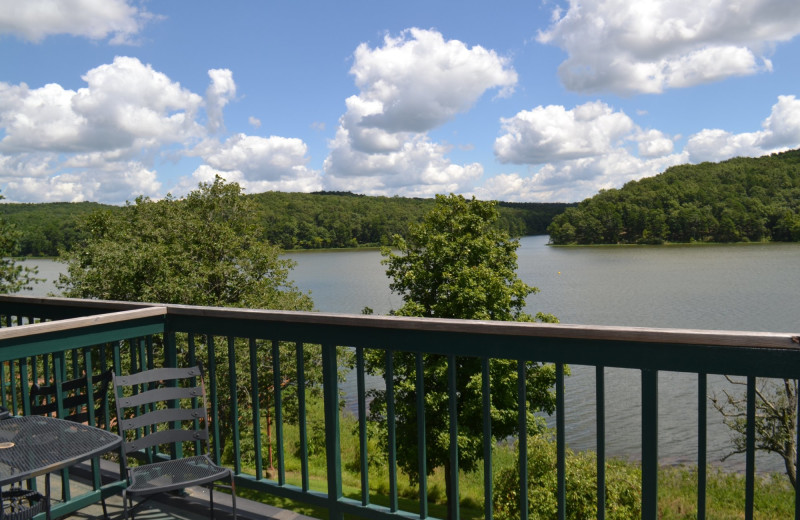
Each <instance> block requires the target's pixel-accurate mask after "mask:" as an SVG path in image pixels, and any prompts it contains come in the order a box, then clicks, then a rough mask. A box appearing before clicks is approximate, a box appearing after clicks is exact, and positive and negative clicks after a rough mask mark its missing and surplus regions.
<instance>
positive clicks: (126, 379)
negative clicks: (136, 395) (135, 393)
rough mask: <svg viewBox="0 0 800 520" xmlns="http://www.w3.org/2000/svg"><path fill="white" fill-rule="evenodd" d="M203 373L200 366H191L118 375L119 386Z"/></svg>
mask: <svg viewBox="0 0 800 520" xmlns="http://www.w3.org/2000/svg"><path fill="white" fill-rule="evenodd" d="M200 374H201V372H200V369H199V368H198V367H189V368H154V369H152V370H146V371H144V372H137V373H135V374H128V375H123V376H117V377H116V385H117V386H133V385H142V384H146V383H155V382H157V381H164V380H167V379H186V378H189V377H197V376H199V375H200Z"/></svg>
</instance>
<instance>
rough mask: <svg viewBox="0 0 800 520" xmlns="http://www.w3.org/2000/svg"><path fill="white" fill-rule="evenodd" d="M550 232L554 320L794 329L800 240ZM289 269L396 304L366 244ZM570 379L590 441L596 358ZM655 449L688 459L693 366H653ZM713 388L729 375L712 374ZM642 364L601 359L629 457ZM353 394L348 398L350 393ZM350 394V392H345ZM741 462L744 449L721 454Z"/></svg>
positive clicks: (548, 282)
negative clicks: (698, 242)
mask: <svg viewBox="0 0 800 520" xmlns="http://www.w3.org/2000/svg"><path fill="white" fill-rule="evenodd" d="M546 244H547V237H545V236H537V237H525V238H523V239H522V240H521V241H520V248H519V250H518V255H519V271H518V273H519V276H520V277H521V278H522V279H523V280H524V281H525V282H527V283H528V284H531V285H535V286H537V287H539V289H541V292H540V293H539V294H537V295H533V296H531V297H529V298H528V309H527V310H528V311H529V312H531V313H535V312H537V311H543V312H550V313H553V314H555V315H556V316H558V317H559V319H560V320H561V322H562V323H577V324H587V325H629V326H649V327H677V328H699V329H720V330H752V331H773V332H794V333H797V332H799V331H800V305H798V303H797V302H798V294H800V244H752V245H749V244H748V245H714V246H668V247H636V246H630V247H579V248H557V247H548V246H547V245H546ZM287 256H289V257H290V258H292V259H293V260H295V261H296V262H297V266H296V268H295V269H294V270H293V271H292V278H293V279H294V280H295V282H296V284H297V286H298V287H299V288H300V289H302V290H304V291H311V295H312V297H313V299H314V302H315V305H316V308H317V309H318V310H320V311H325V312H342V313H360V312H361V309H363V308H364V307H365V306H368V307H370V308H372V309H373V310H374V311H375V313H376V314H386V313H388V311H389V310H391V309H393V308H397V307H399V306H400V305H401V303H402V302H401V299H400V298H399V296H397V295H395V294H392V293H391V292H390V290H389V280H388V279H387V278H386V275H385V267H384V266H382V265H381V263H380V262H381V258H382V257H381V255H380V253H379V252H378V251H374V250H365V251H362V250H347V251H324V252H314V251H311V252H296V253H294V252H293V253H291V254H289V255H287ZM28 262H31V263H33V264H36V265H38V266H39V270H40V271H39V272H40V274H39V276H41V277H44V278H48V283H46V284H42V285H39V286H37V288H36V289H35V291H34V292H33V293H31V292H29V293H28V294H39V295H45V294H47V293H48V292H51V291H54V290H55V286H54V284H53V283H52V280H54V279H55V278H56V277H57V275H58V273H59V272H60V271H61V269H62V265H61V264H59V263H57V262H52V261H47V260H33V261H28ZM571 369H572V375H571V376H570V377H568V378H567V382H566V422H567V428H568V429H567V442H568V443H569V445H570V447H572V448H573V449H576V450H581V449H594V448H595V424H594V422H595V421H594V413H595V411H594V410H595V408H594V406H595V402H594V401H595V398H594V380H595V373H594V368H593V367H581V366H572V367H571ZM659 381H660V385H659V422H660V431H659V455H660V457H661V459H662V461H663V462H664V463H689V464H691V463H693V462H695V461H696V453H697V450H696V445H697V433H696V429H697V389H696V388H697V383H696V376H692V375H687V374H677V373H661V374H660V376H659ZM709 385H710V387H711V390H710V391H719V390H720V389H722V388H723V387H725V383H724V381H723V380H722V378H720V377H712V376H709ZM640 388H641V376H640V374H639V372H637V371H633V370H623V369H606V413H607V417H606V428H607V431H606V440H607V443H606V450H607V453H608V454H609V455H611V456H619V457H629V458H637V457H638V456H639V455H640V443H641V423H640V418H641V400H640V398H641V394H640ZM350 403H352V399H350ZM351 405H352V404H351ZM707 413H708V418H709V433H708V435H709V446H708V450H709V455H708V456H709V461H711V462H715V463H716V461H719V459H721V458H722V457H723V456H724V455H725V454H726V453H727V452H728V451H729V450H730V442H729V437H730V433H729V430H728V429H727V427H725V425H724V424H722V421H721V419H720V417H719V414H718V413H717V412H716V411H715V410H714V409H713V408H712V407H711V405H710V403H709V405H708V412H707ZM757 464H758V467H759V470H762V471H764V470H768V471H783V465H782V462H781V461H780V460H779V459H778V457H777V456H772V455H761V454H759V456H758V457H757ZM721 465H723V466H724V467H726V468H729V469H737V470H738V469H741V468H743V466H744V457H743V456H734V457H731V458H730V459H728V460H727V461H726V462H725V463H724V464H721Z"/></svg>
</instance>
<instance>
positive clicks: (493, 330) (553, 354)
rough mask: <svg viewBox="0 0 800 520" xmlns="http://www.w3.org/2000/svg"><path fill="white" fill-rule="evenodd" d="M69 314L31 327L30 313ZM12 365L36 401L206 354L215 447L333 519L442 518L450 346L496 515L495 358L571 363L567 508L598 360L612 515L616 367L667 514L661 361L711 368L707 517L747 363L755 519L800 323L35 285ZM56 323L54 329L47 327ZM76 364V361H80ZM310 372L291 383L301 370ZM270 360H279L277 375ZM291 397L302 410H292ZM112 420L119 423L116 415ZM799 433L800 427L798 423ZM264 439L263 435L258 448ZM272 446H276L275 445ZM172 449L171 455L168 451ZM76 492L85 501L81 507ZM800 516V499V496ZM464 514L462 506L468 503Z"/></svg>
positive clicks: (560, 446)
mask: <svg viewBox="0 0 800 520" xmlns="http://www.w3.org/2000/svg"><path fill="white" fill-rule="evenodd" d="M48 320H58V321H55V322H54V323H45V324H37V325H34V326H28V327H25V326H23V327H19V325H24V324H26V323H33V322H38V321H48ZM0 323H2V325H3V326H4V327H7V328H4V329H0V362H2V368H0V378H1V379H2V403H3V404H4V405H5V406H8V407H9V408H11V409H12V410H14V411H15V412H16V413H25V411H26V409H27V408H26V407H27V404H26V403H27V391H28V390H27V389H28V387H29V386H30V384H31V383H32V382H33V381H34V380H41V379H55V380H58V378H64V377H66V375H67V374H70V373H71V374H79V373H82V372H89V370H90V369H91V371H92V372H93V373H98V372H100V371H101V370H102V369H105V368H106V367H111V368H113V369H114V370H115V371H116V372H117V373H122V372H126V371H137V370H139V369H140V368H141V367H149V366H160V365H163V366H175V365H182V364H189V363H192V364H193V363H196V362H197V361H202V362H203V364H204V365H205V367H206V370H207V371H208V381H209V385H208V386H209V387H210V389H209V394H210V401H211V407H212V410H211V416H212V417H214V418H216V420H214V423H213V425H212V431H213V436H214V441H215V442H214V453H213V454H214V456H215V457H216V458H217V459H218V460H221V461H222V462H223V463H224V462H225V461H230V464H231V465H232V466H233V467H234V470H235V471H236V474H237V486H239V487H240V488H241V487H244V488H251V489H254V490H257V491H263V492H266V493H270V494H273V495H278V496H281V497H286V498H289V499H292V500H296V501H298V502H301V503H307V504H312V505H314V506H317V507H320V508H323V509H325V510H327V511H328V514H329V517H330V518H332V519H340V518H343V516H344V515H354V516H357V517H362V518H369V519H395V518H423V519H424V518H428V517H429V504H428V499H427V496H428V489H427V480H426V478H424V475H425V474H426V471H425V470H426V464H427V458H426V451H425V420H424V417H425V410H424V407H425V405H424V400H423V399H422V396H423V394H424V389H425V380H424V378H423V377H421V373H422V371H421V370H420V369H421V367H422V364H423V363H424V355H426V354H438V355H442V356H446V358H447V360H448V371H447V378H448V381H449V384H450V388H451V391H450V396H449V407H448V414H449V419H450V420H449V424H450V432H449V438H450V439H451V440H452V439H455V438H457V435H458V420H457V410H458V396H457V395H456V393H455V392H454V391H453V389H454V388H455V380H456V376H457V373H456V360H457V358H462V357H474V358H479V359H480V360H481V364H482V377H483V379H482V388H483V405H482V406H483V417H484V424H483V429H484V444H483V450H484V475H485V480H484V501H485V515H484V516H485V518H489V519H490V518H492V517H493V513H492V495H493V489H492V478H491V475H492V445H491V434H490V432H491V425H490V414H489V410H490V408H489V407H490V399H489V397H490V396H489V391H490V385H489V380H488V377H489V359H490V357H491V358H492V359H510V360H515V361H517V367H518V373H519V374H518V375H519V377H518V381H524V380H525V377H524V375H525V370H526V367H527V363H528V362H539V363H553V364H554V365H555V369H556V388H555V390H556V402H557V411H556V441H557V454H558V456H557V473H558V475H557V490H554V492H556V493H557V497H558V508H559V509H558V518H566V511H565V507H566V506H565V493H566V470H565V464H566V455H565V452H566V443H565V435H564V433H565V431H566V428H567V421H568V420H569V417H568V416H566V414H565V407H564V397H565V396H564V367H565V365H567V364H571V365H588V366H594V367H596V387H595V388H596V400H595V402H596V403H597V405H596V423H597V424H596V426H597V464H598V482H597V497H598V511H597V515H596V516H597V518H599V519H603V518H605V515H606V511H605V508H606V505H605V486H606V480H605V478H606V477H605V466H606V456H605V439H606V428H605V415H606V413H605V368H607V367H620V368H628V369H636V370H639V371H641V378H642V385H641V393H642V395H641V398H642V418H641V421H642V441H641V448H642V460H641V465H642V498H641V500H642V516H643V518H647V519H655V518H656V517H657V508H658V501H657V497H658V435H659V424H658V391H659V382H658V374H659V372H662V371H672V372H688V373H693V374H697V395H698V404H699V406H698V431H697V436H698V460H697V467H698V468H699V478H698V486H697V496H698V506H697V507H698V512H697V517H698V518H700V519H703V518H706V515H707V511H706V509H707V505H706V480H705V468H706V467H707V462H708V461H707V460H706V435H707V433H706V430H707V426H706V424H707V422H706V406H705V399H706V395H707V392H708V388H707V376H708V375H709V374H727V375H733V376H744V377H746V379H747V396H748V400H749V401H748V409H747V421H748V430H747V447H748V450H747V454H746V469H745V473H746V479H745V485H746V493H745V497H746V500H745V508H744V512H743V513H744V517H745V518H748V519H750V518H753V515H754V489H755V428H754V425H755V421H754V418H755V404H754V403H755V388H756V378H780V379H797V378H798V375H799V374H800V345H799V344H798V343H797V341H798V340H797V337H796V336H793V335H792V334H781V333H746V332H723V331H695V330H676V329H645V328H620V327H590V326H573V325H549V324H522V323H502V322H474V321H463V320H435V319H416V318H400V317H380V316H349V315H333V314H320V313H301V312H279V311H260V310H251V309H219V308H203V307H189V306H173V305H169V306H146V305H141V304H135V305H134V304H125V303H119V302H98V301H80V300H64V299H50V298H45V299H36V298H26V297H9V296H0ZM47 327H49V328H47ZM343 348H347V349H352V350H351V351H354V353H355V369H354V372H353V374H352V375H351V377H354V378H355V383H356V388H357V390H358V392H357V393H358V398H357V414H356V415H357V418H358V436H359V447H358V450H359V454H360V457H359V458H360V461H361V462H360V468H359V471H360V475H361V482H360V493H359V496H357V497H352V496H351V497H346V496H344V493H343V474H342V461H341V452H342V451H341V450H342V447H341V439H342V437H341V435H340V418H341V415H342V413H343V411H342V408H341V406H340V404H341V393H340V382H339V372H338V366H339V363H338V361H339V359H340V356H341V354H342V352H343V350H342V349H343ZM369 349H379V350H381V351H383V352H385V360H386V361H385V381H386V385H387V386H386V394H387V401H388V402H387V410H386V417H385V419H386V421H387V424H388V443H387V444H388V454H387V456H388V458H387V465H388V472H389V479H388V480H389V485H388V490H387V492H386V494H387V495H388V497H387V502H386V505H376V504H373V503H372V502H371V499H370V493H369V490H370V482H369V475H370V471H369V467H368V460H369V456H370V453H369V445H368V436H369V428H368V420H367V402H366V398H365V394H366V392H365V388H366V387H365V368H364V367H365V361H364V354H365V352H366V351H368V350H369ZM401 352H404V353H411V354H414V355H416V360H417V374H420V377H417V379H416V392H417V395H418V396H419V401H418V411H420V410H421V413H418V417H419V418H420V420H419V422H418V425H419V428H418V435H417V439H402V440H400V439H398V438H397V434H396V430H395V426H394V424H395V420H396V418H397V417H396V411H395V407H394V404H395V403H394V397H393V396H394V388H393V385H392V383H391V381H392V375H393V371H394V370H395V366H394V364H393V359H394V356H395V355H396V354H397V353H401ZM310 369H315V370H318V371H319V372H321V375H322V381H321V402H322V407H323V412H324V413H323V416H324V436H323V438H324V451H325V460H326V465H325V475H324V476H323V479H324V480H323V481H324V482H325V485H324V489H315V488H316V487H317V486H316V485H315V482H316V480H315V479H314V475H312V474H311V472H310V470H309V461H310V460H311V457H312V456H313V455H310V454H309V447H310V446H311V444H309V442H310V441H309V435H311V434H314V433H316V432H315V431H312V430H313V428H312V426H313V425H309V424H308V422H307V417H309V408H308V407H309V406H311V403H309V402H308V401H307V399H308V396H310V395H312V394H309V393H308V392H309V391H311V390H312V389H314V388H316V381H315V380H312V379H309V377H310V376H309V374H310V373H309V370H310ZM70 371H71V372H70ZM289 372H291V373H292V374H296V378H294V380H292V381H289V380H288V379H287V377H286V374H287V373H289ZM265 374H269V376H268V377H265ZM517 392H518V400H519V402H520V403H525V402H526V387H525V384H519V385H518V389H517ZM289 398H293V401H292V405H291V406H292V407H296V409H294V408H293V410H294V416H296V418H297V424H296V425H294V424H290V423H291V422H292V421H286V420H285V418H286V417H285V414H286V413H287V408H286V406H288V403H287V404H285V403H284V401H286V400H287V399H289ZM518 412H519V418H520V419H519V440H520V442H519V444H520V446H523V447H524V446H526V443H525V438H526V435H527V433H526V412H527V411H526V410H525V406H524V404H523V405H522V406H520V407H519V411H518ZM265 416H269V417H270V420H271V424H273V425H274V429H275V431H274V439H273V442H272V443H271V444H273V445H274V446H275V450H276V452H275V453H274V458H275V460H277V465H276V468H275V471H274V473H270V474H268V471H267V470H268V468H266V467H265V465H266V464H268V463H269V461H268V460H265V456H266V457H268V456H269V452H268V450H267V447H266V446H267V444H268V442H267V439H266V438H265V435H268V434H269V432H270V430H268V429H265V428H262V427H258V428H253V427H252V426H253V425H254V424H259V425H261V424H262V422H263V418H264V417H265ZM110 426H111V427H112V428H113V425H110ZM286 428H297V435H298V438H299V440H300V442H299V450H298V452H299V453H297V455H296V456H297V457H298V458H299V470H298V471H297V472H296V473H297V475H296V474H295V472H289V471H288V470H287V468H286V460H287V458H288V457H289V455H294V454H292V453H290V451H291V450H292V449H291V447H287V445H286V441H285V436H286V433H287V430H285V429H286ZM798 431H800V429H798ZM398 442H405V443H407V442H413V443H416V444H417V445H418V449H419V458H418V465H419V468H420V474H421V475H423V478H421V479H420V482H419V497H420V498H419V500H418V502H417V505H416V506H414V507H413V508H411V509H412V510H401V508H400V506H399V503H400V500H399V499H400V497H399V494H398V469H397V446H398ZM257 447H258V448H257ZM265 452H267V453H266V454H265ZM164 456H169V454H164ZM449 456H450V465H451V468H453V470H452V476H453V477H454V480H453V482H454V486H455V489H456V490H457V489H458V483H459V478H458V474H459V473H458V460H459V456H458V448H457V444H456V443H455V442H451V449H450V455H449ZM527 466H528V465H527V453H526V450H525V449H521V450H520V461H519V467H520V482H521V487H522V488H523V489H525V488H526V487H527V481H528V475H527V470H526V468H527ZM120 485H122V483H121V482H116V483H110V484H106V485H105V486H103V488H102V489H96V491H95V492H94V494H92V495H90V496H89V497H88V498H86V497H84V498H83V499H82V500H84V502H80V503H79V499H80V497H78V498H75V499H72V500H68V501H67V502H66V503H64V504H61V505H60V506H59V507H61V509H60V510H57V514H64V513H63V512H62V511H68V510H75V508H77V505H81V504H83V503H85V502H86V501H87V500H90V499H97V497H99V494H100V493H106V494H108V493H111V492H114V491H115V490H116V489H118V488H119V486H120ZM519 496H520V506H521V511H522V512H523V514H522V518H527V511H528V502H527V500H528V498H527V494H526V493H520V494H519ZM76 504H77V505H76ZM796 504H797V506H796V511H797V513H796V518H800V500H798V499H796ZM407 509H408V508H407ZM453 511H454V513H455V515H456V516H458V515H459V511H458V507H455V508H454V510H453Z"/></svg>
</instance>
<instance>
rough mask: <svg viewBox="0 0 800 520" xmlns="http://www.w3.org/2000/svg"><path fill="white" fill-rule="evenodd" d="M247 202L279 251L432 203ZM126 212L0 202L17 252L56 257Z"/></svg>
mask: <svg viewBox="0 0 800 520" xmlns="http://www.w3.org/2000/svg"><path fill="white" fill-rule="evenodd" d="M245 198H246V199H250V200H251V201H252V208H253V211H254V212H255V215H256V218H255V222H254V225H255V226H256V227H257V228H258V230H259V233H258V235H259V237H261V238H262V239H264V240H266V241H267V242H269V243H271V244H275V245H278V246H280V247H282V248H284V249H317V248H337V247H357V246H376V245H380V244H385V243H388V242H389V241H390V238H391V237H392V235H395V234H399V235H405V234H406V233H407V232H408V228H409V226H410V225H411V224H413V223H416V222H419V221H420V220H421V219H422V216H423V215H424V214H425V212H427V211H429V210H430V209H431V208H432V207H433V204H434V201H433V200H431V199H412V198H402V197H368V196H364V195H353V194H352V193H346V192H319V193H282V192H267V193H260V194H255V195H245ZM567 206H569V205H568V204H562V203H504V202H501V203H500V204H499V208H500V218H499V219H498V220H497V223H496V225H497V226H498V227H499V228H500V229H502V230H505V231H506V232H508V233H509V234H510V235H512V236H522V235H536V234H543V233H545V232H546V229H547V225H548V224H550V221H551V220H552V219H553V217H554V216H555V215H557V214H559V213H561V212H562V211H564V208H566V207H567ZM101 210H105V211H108V212H110V213H116V212H120V211H123V212H124V211H125V208H124V207H123V208H120V207H117V206H109V205H104V204H98V203H94V202H79V203H67V202H56V203H46V204H10V203H6V204H0V216H5V217H6V218H7V219H8V220H9V221H10V222H13V223H14V224H15V225H16V226H17V228H18V229H19V230H20V231H21V233H22V234H21V236H20V237H19V254H20V255H23V256H57V255H58V254H59V251H62V250H64V251H68V250H70V249H71V248H72V247H73V245H74V244H80V243H82V242H83V241H85V240H86V238H87V236H86V233H87V232H88V229H87V228H86V227H84V226H81V225H80V223H81V222H82V221H83V220H85V219H86V217H87V216H88V215H90V214H92V213H96V212H98V211H101Z"/></svg>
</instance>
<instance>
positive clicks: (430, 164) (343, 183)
mask: <svg viewBox="0 0 800 520" xmlns="http://www.w3.org/2000/svg"><path fill="white" fill-rule="evenodd" d="M350 72H351V74H353V76H354V78H355V84H356V86H357V87H358V88H359V94H358V95H353V96H351V97H349V98H348V99H347V100H346V101H345V103H346V106H347V111H346V113H345V114H344V115H343V116H342V117H341V118H340V120H339V128H338V129H337V131H336V136H335V138H334V139H333V140H332V141H331V143H330V148H331V153H330V155H329V156H328V158H327V159H326V160H325V166H324V170H325V181H326V186H328V187H329V188H330V189H351V190H354V191H358V192H361V193H368V194H389V193H391V194H408V195H410V194H414V195H417V194H423V195H426V196H430V195H433V194H434V193H441V192H442V191H459V190H461V189H463V188H465V187H466V186H469V185H470V184H471V183H472V182H474V180H475V179H477V178H478V177H480V175H481V173H482V167H481V166H480V165H478V164H469V165H463V166H462V165H455V164H452V162H451V161H450V160H449V159H448V158H447V157H446V153H447V152H448V151H449V149H448V148H447V147H446V146H444V145H441V144H436V143H433V142H431V141H430V139H429V137H428V135H427V132H429V131H430V130H432V129H434V128H437V127H439V126H441V125H442V124H444V123H446V122H448V121H451V120H452V119H454V118H455V117H456V116H457V115H458V114H461V113H464V112H467V111H468V110H469V109H470V108H471V107H472V106H473V105H474V104H475V103H476V102H477V101H478V99H479V98H480V97H481V96H482V95H483V94H484V93H485V92H486V91H487V90H490V89H495V88H496V89H499V95H508V94H510V93H511V91H512V90H513V87H514V86H515V85H516V82H517V74H516V72H515V71H514V70H513V68H511V66H510V64H509V62H508V60H507V59H506V58H504V57H501V56H499V55H497V53H495V52H494V51H491V50H487V49H484V48H483V47H480V46H474V47H468V46H467V45H466V44H464V43H463V42H460V41H458V40H445V39H444V37H443V36H442V35H441V34H440V33H438V32H436V31H433V30H422V29H416V28H412V29H408V30H406V31H403V32H402V33H401V34H400V35H399V36H397V37H392V36H386V37H385V38H384V41H383V46H381V47H377V48H374V49H373V48H370V47H369V46H368V45H367V44H361V45H359V46H358V48H357V49H356V51H355V53H354V61H353V66H352V68H351V70H350Z"/></svg>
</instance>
